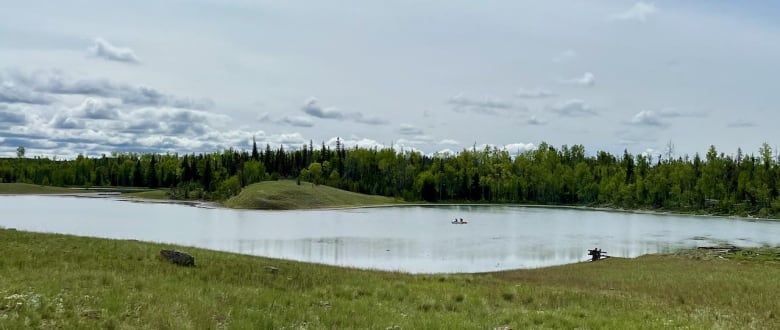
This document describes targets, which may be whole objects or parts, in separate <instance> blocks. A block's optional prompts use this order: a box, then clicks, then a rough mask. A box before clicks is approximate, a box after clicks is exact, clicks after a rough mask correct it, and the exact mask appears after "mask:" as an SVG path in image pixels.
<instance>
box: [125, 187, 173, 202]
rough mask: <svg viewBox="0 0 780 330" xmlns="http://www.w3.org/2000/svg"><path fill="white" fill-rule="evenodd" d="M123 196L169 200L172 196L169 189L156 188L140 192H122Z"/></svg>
mask: <svg viewBox="0 0 780 330" xmlns="http://www.w3.org/2000/svg"><path fill="white" fill-rule="evenodd" d="M122 197H130V198H140V199H155V200H168V199H170V196H169V194H168V191H167V190H162V189H155V190H147V191H138V192H128V193H124V194H122Z"/></svg>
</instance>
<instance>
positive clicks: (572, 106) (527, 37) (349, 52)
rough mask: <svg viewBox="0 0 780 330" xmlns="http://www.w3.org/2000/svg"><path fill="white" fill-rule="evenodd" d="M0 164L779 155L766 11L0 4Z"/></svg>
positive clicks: (695, 5) (777, 12)
mask: <svg viewBox="0 0 780 330" xmlns="http://www.w3.org/2000/svg"><path fill="white" fill-rule="evenodd" d="M0 8H2V10H0V156H13V155H15V149H16V147H18V146H19V145H23V146H25V147H26V149H27V154H28V156H38V155H40V156H57V157H73V156H74V155H76V154H79V153H82V154H88V155H99V154H101V153H110V152H112V151H119V152H124V151H144V152H146V151H152V152H174V151H177V152H180V153H188V152H201V151H208V152H211V151H219V150H222V149H224V148H228V147H233V148H238V149H248V148H250V147H251V140H252V137H253V136H254V137H256V139H257V141H258V143H259V144H260V145H261V146H264V145H265V144H266V143H269V144H271V146H272V147H273V148H277V147H278V146H279V145H284V146H285V148H299V147H300V146H301V145H302V144H308V142H309V141H310V140H313V141H314V144H315V145H320V144H321V143H322V142H325V143H326V144H335V142H334V141H335V138H336V137H337V136H338V137H340V138H341V139H342V140H343V141H344V142H345V143H346V144H347V145H348V146H352V145H355V144H358V145H361V146H374V145H377V146H380V147H381V146H390V145H393V146H395V147H396V148H398V149H400V148H401V147H403V148H405V149H406V150H409V149H415V150H420V151H422V152H424V153H428V154H430V153H434V152H438V151H443V150H452V151H460V150H462V149H463V148H471V147H472V146H473V145H475V144H476V145H477V146H478V147H481V146H484V145H486V144H487V145H494V146H499V147H506V148H508V149H509V150H510V151H512V152H513V153H514V152H516V151H522V150H525V149H528V148H533V147H534V146H538V145H539V143H540V142H542V141H545V142H547V143H550V144H552V145H554V146H556V147H557V146H560V145H562V144H568V145H572V144H583V145H585V147H586V148H587V149H588V151H589V153H591V154H592V153H595V151H597V150H607V151H609V152H612V153H622V151H623V149H628V150H629V152H632V153H640V152H646V151H648V150H650V151H651V153H653V154H655V155H657V154H659V153H663V150H664V148H665V146H666V145H667V142H669V141H672V143H673V144H674V145H675V151H676V153H677V154H680V155H681V154H684V153H688V154H693V153H695V152H700V153H703V152H705V151H706V149H707V148H708V147H709V145H711V144H714V145H715V146H716V147H717V148H718V149H719V150H720V151H723V152H725V153H727V154H733V153H735V151H736V149H737V148H738V147H742V148H743V150H745V151H746V152H747V153H750V152H755V151H757V149H758V148H759V146H760V145H761V143H763V142H768V143H769V144H770V145H771V146H773V147H774V146H776V145H778V144H779V143H780V130H778V129H777V128H776V126H777V123H779V122H780V114H779V112H778V106H777V105H778V103H779V102H778V101H779V100H780V83H778V80H780V4H775V2H773V1H751V2H747V1H739V2H736V1H710V0H706V1H705V0H701V1H694V0H691V1H655V2H650V1H647V2H645V1H639V2H635V1H550V0H545V1H509V0H507V1H498V0H495V1H490V0H487V1H460V0H447V1H424V0H416V1H365V0H362V1H289V0H288V1H250V0H213V1H211V0H201V1H183V0H182V1H161V0H154V1H147V0H136V1H123V2H115V1H67V2H65V1H35V0H26V1H5V0H0Z"/></svg>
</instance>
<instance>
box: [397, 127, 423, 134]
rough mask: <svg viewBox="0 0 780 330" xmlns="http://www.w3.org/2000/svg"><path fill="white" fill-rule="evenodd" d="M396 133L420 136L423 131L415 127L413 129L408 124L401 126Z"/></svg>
mask: <svg viewBox="0 0 780 330" xmlns="http://www.w3.org/2000/svg"><path fill="white" fill-rule="evenodd" d="M398 133H401V134H403V135H422V134H424V133H423V130H422V129H420V128H417V127H414V126H412V125H409V124H401V127H400V128H399V129H398Z"/></svg>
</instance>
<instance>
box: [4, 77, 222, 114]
mask: <svg viewBox="0 0 780 330" xmlns="http://www.w3.org/2000/svg"><path fill="white" fill-rule="evenodd" d="M0 77H2V78H4V80H9V81H12V82H15V85H14V86H15V87H14V88H16V89H18V90H21V91H23V92H24V93H27V94H23V95H37V97H36V98H35V99H34V100H41V101H36V102H32V101H29V102H24V103H34V104H50V103H52V102H53V101H54V100H55V99H54V98H52V97H51V96H49V95H47V94H55V95H84V96H102V97H110V98H118V99H120V100H122V103H125V104H132V105H143V106H168V107H175V108H186V109H196V110H206V109H211V108H213V107H214V102H213V101H212V100H210V99H208V98H201V99H192V98H182V97H176V96H173V95H169V94H165V93H162V92H160V91H158V90H156V89H154V88H151V87H146V86H132V85H129V84H123V83H117V82H113V81H110V80H108V79H80V80H74V79H70V78H68V77H66V76H65V75H63V74H61V73H59V72H56V71H39V72H35V73H32V74H28V73H23V72H15V71H14V72H10V73H8V74H6V75H4V76H0ZM35 93H38V94H35ZM41 93H42V94H41ZM1 94H2V89H1V88H0V95H1ZM0 97H2V96H0Z"/></svg>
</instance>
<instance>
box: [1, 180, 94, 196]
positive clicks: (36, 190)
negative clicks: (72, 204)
mask: <svg viewBox="0 0 780 330" xmlns="http://www.w3.org/2000/svg"><path fill="white" fill-rule="evenodd" d="M83 191H84V190H83V189H71V188H64V187H53V186H40V185H36V184H28V183H0V194H8V195H25V194H68V193H78V192H83Z"/></svg>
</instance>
